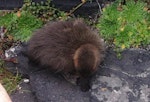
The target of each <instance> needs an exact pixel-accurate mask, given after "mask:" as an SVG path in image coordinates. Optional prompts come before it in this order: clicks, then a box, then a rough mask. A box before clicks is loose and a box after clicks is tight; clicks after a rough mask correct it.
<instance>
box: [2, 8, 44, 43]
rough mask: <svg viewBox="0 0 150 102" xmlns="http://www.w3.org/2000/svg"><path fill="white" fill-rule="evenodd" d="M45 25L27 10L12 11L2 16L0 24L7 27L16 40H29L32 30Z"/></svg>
mask: <svg viewBox="0 0 150 102" xmlns="http://www.w3.org/2000/svg"><path fill="white" fill-rule="evenodd" d="M42 25H43V22H42V21H41V20H39V19H38V18H37V17H35V16H34V15H32V14H31V13H29V12H26V11H18V12H10V13H7V14H5V15H3V16H0V26H4V27H5V28H6V29H7V32H6V33H8V34H11V35H12V36H13V37H14V39H15V40H21V41H27V40H28V39H29V38H30V36H31V34H32V32H33V31H34V30H36V29H38V28H40V27H41V26H42Z"/></svg>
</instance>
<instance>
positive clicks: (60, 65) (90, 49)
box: [28, 19, 104, 91]
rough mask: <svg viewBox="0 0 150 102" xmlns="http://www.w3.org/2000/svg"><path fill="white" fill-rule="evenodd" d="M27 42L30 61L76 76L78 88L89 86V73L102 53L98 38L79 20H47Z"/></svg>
mask: <svg viewBox="0 0 150 102" xmlns="http://www.w3.org/2000/svg"><path fill="white" fill-rule="evenodd" d="M28 44H29V45H28V56H29V58H30V60H32V61H34V62H35V63H39V64H40V65H41V66H45V67H48V68H49V69H50V70H52V71H54V72H55V73H63V74H64V73H65V74H66V73H68V74H72V75H78V76H79V80H78V82H77V83H78V84H79V85H80V87H81V90H82V91H88V90H89V89H90V79H91V76H92V75H93V74H94V73H95V72H96V70H97V68H98V65H99V64H100V63H101V62H102V60H103V55H104V46H103V43H102V40H101V38H100V37H99V35H98V34H97V33H96V32H95V31H93V30H91V29H90V27H88V26H87V25H86V24H85V23H84V22H83V21H82V20H81V19H77V20H70V21H59V22H53V23H49V24H47V25H45V26H44V27H43V28H41V29H39V30H37V31H36V32H35V33H34V34H33V36H32V37H31V39H30V40H29V42H28Z"/></svg>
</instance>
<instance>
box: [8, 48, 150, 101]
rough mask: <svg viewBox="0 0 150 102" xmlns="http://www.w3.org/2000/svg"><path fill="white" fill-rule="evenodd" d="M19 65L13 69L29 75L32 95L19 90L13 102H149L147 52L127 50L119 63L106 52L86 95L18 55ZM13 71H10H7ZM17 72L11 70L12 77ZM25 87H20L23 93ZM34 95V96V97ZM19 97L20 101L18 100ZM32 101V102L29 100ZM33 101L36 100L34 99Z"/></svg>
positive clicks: (118, 60) (148, 55) (149, 52)
mask: <svg viewBox="0 0 150 102" xmlns="http://www.w3.org/2000/svg"><path fill="white" fill-rule="evenodd" d="M17 58H18V61H19V63H18V64H15V65H12V66H11V68H8V69H15V68H16V66H17V68H18V71H19V72H20V73H21V74H22V75H24V74H25V75H28V78H29V80H30V83H24V84H26V85H31V87H30V88H29V89H28V90H29V91H30V92H31V93H32V94H30V95H29V94H22V93H20V91H19V90H16V92H15V93H13V94H12V95H11V98H12V100H14V102H24V101H22V100H23V99H25V98H29V99H31V100H32V101H29V100H27V99H25V100H26V102H149V100H150V51H149V50H142V49H129V50H125V51H123V52H122V57H121V59H119V58H117V56H116V53H115V52H113V51H112V50H108V51H107V53H106V57H105V60H104V62H103V64H102V65H100V66H99V67H100V68H99V69H98V72H97V74H96V75H95V77H94V78H93V79H92V88H91V90H90V91H89V92H86V93H84V92H81V91H80V89H79V87H78V86H76V85H73V84H71V83H70V82H68V81H66V80H65V79H64V78H63V77H62V76H60V75H58V74H57V75H56V74H54V73H50V72H49V71H48V70H46V69H44V68H43V70H40V69H41V68H40V67H39V66H35V65H32V64H29V60H28V58H27V56H24V55H23V54H22V53H21V52H20V53H19V54H18V56H17ZM10 71H12V70H10ZM15 71H16V70H13V72H14V73H15ZM24 88H26V86H24V85H23V86H22V89H24ZM33 93H34V94H33ZM18 96H19V97H18ZM30 97H32V98H30ZM35 97H36V98H35ZM35 100H36V101H35Z"/></svg>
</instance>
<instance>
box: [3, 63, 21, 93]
mask: <svg viewBox="0 0 150 102" xmlns="http://www.w3.org/2000/svg"><path fill="white" fill-rule="evenodd" d="M20 80H21V77H20V76H19V75H18V74H16V75H15V76H14V75H13V74H12V73H10V72H9V71H7V70H6V69H4V64H3V61H2V60H0V83H2V84H3V86H4V87H5V89H6V90H7V92H8V93H11V92H12V91H14V90H15V89H16V88H17V85H18V83H19V82H20Z"/></svg>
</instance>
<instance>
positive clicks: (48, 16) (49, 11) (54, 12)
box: [21, 0, 68, 22]
mask: <svg viewBox="0 0 150 102" xmlns="http://www.w3.org/2000/svg"><path fill="white" fill-rule="evenodd" d="M21 10H23V11H28V12H30V13H31V14H33V15H34V16H36V17H38V18H40V19H41V20H42V21H43V22H47V21H50V20H65V19H67V17H68V16H67V14H66V13H65V12H63V11H60V10H58V9H56V8H55V7H54V6H53V5H52V4H51V0H47V1H45V2H43V1H41V2H40V3H36V2H33V1H32V0H24V5H23V7H22V8H21Z"/></svg>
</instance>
